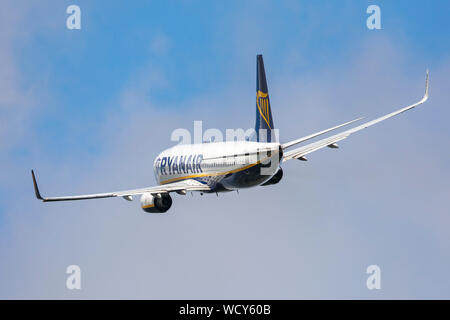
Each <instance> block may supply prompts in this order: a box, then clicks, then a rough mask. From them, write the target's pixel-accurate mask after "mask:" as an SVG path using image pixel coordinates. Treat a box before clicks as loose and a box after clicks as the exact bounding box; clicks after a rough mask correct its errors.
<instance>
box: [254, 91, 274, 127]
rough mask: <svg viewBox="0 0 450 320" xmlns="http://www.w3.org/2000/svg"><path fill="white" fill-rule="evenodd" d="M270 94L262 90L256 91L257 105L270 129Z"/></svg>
mask: <svg viewBox="0 0 450 320" xmlns="http://www.w3.org/2000/svg"><path fill="white" fill-rule="evenodd" d="M267 96H268V94H267V93H264V92H262V91H259V90H258V91H256V105H257V106H258V110H259V114H260V115H261V117H262V118H263V119H264V121H265V122H266V123H267V126H268V127H269V129H272V128H271V127H270V110H269V98H268V97H267Z"/></svg>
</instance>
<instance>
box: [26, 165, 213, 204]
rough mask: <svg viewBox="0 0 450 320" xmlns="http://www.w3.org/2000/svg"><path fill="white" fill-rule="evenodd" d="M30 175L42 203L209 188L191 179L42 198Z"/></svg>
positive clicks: (128, 197) (34, 179)
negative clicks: (107, 191)
mask: <svg viewBox="0 0 450 320" xmlns="http://www.w3.org/2000/svg"><path fill="white" fill-rule="evenodd" d="M31 175H32V177H33V185H34V192H35V194H36V198H38V199H39V200H42V201H43V202H49V201H69V200H87V199H101V198H112V197H123V198H125V199H126V200H131V199H132V198H131V197H132V196H134V195H141V194H144V193H151V194H153V195H157V194H160V193H169V192H176V191H181V192H183V191H208V190H210V187H209V186H207V185H206V184H203V183H201V182H198V181H196V180H193V179H187V180H183V181H179V182H173V183H168V184H165V185H160V186H154V187H147V188H140V189H134V190H125V191H115V192H109V193H95V194H85V195H77V196H62V197H48V198H47V197H42V196H41V194H40V192H39V188H38V185H37V182H36V177H35V175H34V171H33V170H31Z"/></svg>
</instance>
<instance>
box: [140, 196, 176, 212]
mask: <svg viewBox="0 0 450 320" xmlns="http://www.w3.org/2000/svg"><path fill="white" fill-rule="evenodd" d="M171 206H172V198H171V197H170V195H169V194H168V193H162V194H161V196H153V195H152V194H151V193H144V194H143V195H142V196H141V208H142V210H144V211H145V212H149V213H164V212H166V211H167V210H169V209H170V207H171Z"/></svg>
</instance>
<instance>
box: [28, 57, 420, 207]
mask: <svg viewBox="0 0 450 320" xmlns="http://www.w3.org/2000/svg"><path fill="white" fill-rule="evenodd" d="M256 69H257V71H256V124H255V131H256V141H249V140H246V141H224V142H208V143H197V144H178V145H175V146H173V147H171V148H169V149H166V150H164V151H163V152H161V153H160V154H159V155H158V156H157V157H156V159H155V161H154V163H153V170H154V174H155V178H156V181H157V183H158V185H156V186H152V187H146V188H139V189H134V190H126V191H116V192H108V193H98V194H87V195H77V196H62V197H43V196H42V195H41V193H40V191H39V188H38V184H37V182H36V177H35V174H34V171H33V170H31V174H32V178H33V185H34V191H35V195H36V198H37V199H39V200H42V201H43V202H52V201H69V200H85V199H100V198H111V197H123V198H124V199H125V200H129V201H132V200H133V197H134V196H141V198H140V202H141V207H142V209H143V210H144V211H145V212H148V213H164V212H167V210H169V209H170V208H171V206H172V197H171V195H170V194H171V193H173V192H175V193H178V194H181V195H185V194H186V193H187V192H194V191H195V192H200V194H201V195H203V193H217V194H218V193H221V192H230V191H238V190H239V189H243V188H251V187H257V186H267V185H274V184H277V183H279V182H280V180H281V179H282V177H283V169H282V168H281V164H282V163H283V162H285V161H288V160H291V159H297V160H301V161H306V160H307V159H306V157H305V156H306V155H308V154H310V153H312V152H314V151H317V150H319V149H322V148H325V147H329V148H332V149H335V148H338V145H337V142H339V141H341V140H344V139H346V138H347V137H349V136H350V135H351V134H353V133H355V132H358V131H360V130H362V129H365V128H367V127H370V126H372V125H374V124H376V123H379V122H381V121H384V120H386V119H389V118H391V117H394V116H396V115H398V114H400V113H403V112H405V111H408V110H410V109H413V108H415V107H417V106H419V105H421V104H422V103H424V102H425V101H427V99H428V88H429V72H428V70H427V72H426V82H425V94H424V96H423V98H422V99H421V100H420V101H418V102H416V103H414V104H412V105H409V106H406V107H404V108H401V109H399V110H397V111H394V112H392V113H389V114H387V115H384V116H382V117H379V118H376V119H375V120H372V121H369V122H365V123H363V124H360V125H358V126H356V127H353V128H350V129H348V130H345V131H343V132H340V133H337V134H334V135H332V136H329V137H327V138H323V139H321V140H318V141H315V142H312V143H309V144H306V145H303V146H300V147H297V148H294V149H290V148H291V147H293V146H295V145H298V144H301V143H303V142H305V141H308V140H310V139H313V138H316V137H318V136H321V135H324V134H326V133H329V132H331V131H334V130H337V129H339V128H342V127H344V126H347V125H349V124H351V123H354V122H356V121H359V120H361V119H362V118H358V119H355V120H352V121H349V122H346V123H343V124H340V125H337V126H334V127H332V128H329V129H325V130H322V131H319V132H316V133H313V134H310V135H307V136H305V137H302V138H299V139H296V140H292V141H289V142H286V143H279V142H277V141H276V140H277V137H276V135H275V134H274V133H275V131H274V130H275V127H274V124H273V118H272V111H271V107H270V100H269V92H268V88H267V80H266V74H265V70H264V62H263V57H262V55H257V58H256ZM288 149H290V150H288Z"/></svg>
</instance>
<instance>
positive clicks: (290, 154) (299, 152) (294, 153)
mask: <svg viewBox="0 0 450 320" xmlns="http://www.w3.org/2000/svg"><path fill="white" fill-rule="evenodd" d="M428 78H429V75H428V70H427V78H426V85H425V95H424V96H423V98H422V100H420V101H419V102H417V103H414V104H412V105H410V106H407V107H404V108H402V109H399V110H397V111H394V112H392V113H389V114H387V115H385V116H382V117H379V118H377V119H375V120H372V121H369V122H366V123H363V124H361V125H359V126H357V127H354V128H351V129H348V130H346V131H344V132H341V133H338V134H335V135H333V136H331V137H328V138H325V139H322V140H319V141H316V142H313V143H310V144H307V145H305V146H303V147H299V148H296V149H294V150H291V151H287V152H285V153H284V155H283V161H287V160H290V159H300V160H306V158H304V156H305V155H307V154H308V153H311V152H314V151H316V150H319V149H322V148H324V147H330V148H337V147H338V146H337V144H336V142H338V141H341V140H344V139H345V138H347V137H348V136H349V135H351V134H352V133H355V132H357V131H360V130H362V129H365V128H367V127H370V126H373V125H374V124H376V123H378V122H381V121H384V120H386V119H389V118H391V117H394V116H396V115H398V114H400V113H402V112H405V111H408V110H410V109H413V108H415V107H417V106H419V105H421V104H422V103H424V102H425V101H427V100H428ZM344 125H345V124H344ZM341 126H342V125H341ZM338 127H339V126H338ZM331 129H333V128H331ZM331 129H328V131H330V130H331ZM325 131H326V130H325ZM295 141H296V140H294V141H293V142H295ZM286 145H288V146H290V145H292V142H290V143H287V144H286Z"/></svg>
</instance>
